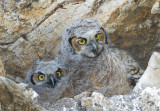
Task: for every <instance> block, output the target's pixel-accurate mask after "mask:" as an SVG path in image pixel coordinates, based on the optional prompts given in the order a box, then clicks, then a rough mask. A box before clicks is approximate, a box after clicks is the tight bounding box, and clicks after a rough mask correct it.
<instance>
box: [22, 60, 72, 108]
mask: <svg viewBox="0 0 160 111" xmlns="http://www.w3.org/2000/svg"><path fill="white" fill-rule="evenodd" d="M67 74H68V73H67V71H66V68H64V67H62V66H60V65H59V64H58V63H57V62H56V61H55V60H52V61H40V60H36V61H34V62H33V64H32V66H31V68H30V70H29V71H28V72H27V74H26V79H25V83H27V84H28V85H29V87H30V88H33V90H34V91H36V92H37V93H38V95H39V97H38V104H40V105H41V106H45V107H46V106H50V107H51V106H52V105H54V104H55V102H56V101H57V100H59V99H60V98H62V97H70V96H71V95H72V92H71V87H70V86H71V85H70V84H69V82H68V81H69V80H68V75H67ZM67 91H68V92H67Z"/></svg>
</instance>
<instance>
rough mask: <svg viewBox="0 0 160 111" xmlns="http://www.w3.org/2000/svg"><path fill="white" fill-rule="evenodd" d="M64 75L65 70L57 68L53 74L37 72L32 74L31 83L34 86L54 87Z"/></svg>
mask: <svg viewBox="0 0 160 111" xmlns="http://www.w3.org/2000/svg"><path fill="white" fill-rule="evenodd" d="M65 75H66V70H65V69H64V68H58V70H57V71H56V72H55V73H53V74H43V73H42V72H38V73H34V74H32V76H31V82H32V84H34V85H45V86H49V87H54V86H55V84H56V83H57V82H58V81H59V80H60V79H61V78H62V77H63V76H65Z"/></svg>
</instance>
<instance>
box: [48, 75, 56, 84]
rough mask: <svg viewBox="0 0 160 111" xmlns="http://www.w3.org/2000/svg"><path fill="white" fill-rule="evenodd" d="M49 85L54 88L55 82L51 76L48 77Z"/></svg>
mask: <svg viewBox="0 0 160 111" xmlns="http://www.w3.org/2000/svg"><path fill="white" fill-rule="evenodd" d="M49 83H50V85H51V86H52V87H54V84H55V81H54V77H53V76H50V79H49Z"/></svg>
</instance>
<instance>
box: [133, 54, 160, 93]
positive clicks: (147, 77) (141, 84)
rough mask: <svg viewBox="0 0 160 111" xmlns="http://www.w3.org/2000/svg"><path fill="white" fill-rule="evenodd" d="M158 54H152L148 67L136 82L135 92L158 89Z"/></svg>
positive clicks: (159, 86)
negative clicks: (150, 88)
mask: <svg viewBox="0 0 160 111" xmlns="http://www.w3.org/2000/svg"><path fill="white" fill-rule="evenodd" d="M159 78H160V53H158V52H154V53H153V54H152V56H151V58H150V60H149V62H148V67H147V69H146V70H145V72H144V74H143V75H142V77H141V78H140V80H139V81H138V83H137V85H136V87H135V88H134V90H135V91H138V90H142V89H145V88H146V87H157V88H160V81H159Z"/></svg>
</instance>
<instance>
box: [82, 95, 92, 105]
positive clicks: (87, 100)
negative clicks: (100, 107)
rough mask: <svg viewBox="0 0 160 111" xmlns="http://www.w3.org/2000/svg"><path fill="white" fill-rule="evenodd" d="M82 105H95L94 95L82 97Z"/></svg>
mask: <svg viewBox="0 0 160 111" xmlns="http://www.w3.org/2000/svg"><path fill="white" fill-rule="evenodd" d="M81 105H82V106H83V107H86V106H94V100H93V98H92V97H87V98H85V97H83V98H82V99H81Z"/></svg>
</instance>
